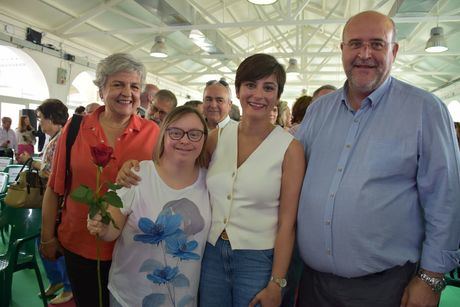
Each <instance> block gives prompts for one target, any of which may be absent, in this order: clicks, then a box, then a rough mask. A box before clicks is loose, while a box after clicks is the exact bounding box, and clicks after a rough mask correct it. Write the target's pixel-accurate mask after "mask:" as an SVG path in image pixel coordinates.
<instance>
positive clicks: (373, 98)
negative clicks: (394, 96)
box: [341, 76, 393, 110]
mask: <svg viewBox="0 0 460 307" xmlns="http://www.w3.org/2000/svg"><path fill="white" fill-rule="evenodd" d="M392 80H393V77H391V76H389V77H388V78H387V79H386V80H385V81H384V82H383V83H382V84H381V85H380V86H379V87H378V88H376V89H375V90H374V91H373V92H372V93H371V94H370V95H369V96H367V97H366V98H365V99H364V100H365V101H369V104H370V105H371V106H376V105H377V104H378V103H379V101H380V100H382V97H383V95H385V93H386V92H387V91H388V89H389V87H390V85H391V81H392ZM347 93H348V80H347V81H345V84H344V85H343V90H342V93H341V101H342V103H343V104H344V105H345V106H346V107H347V108H349V109H350V110H352V108H351V107H350V106H349V104H348V100H347Z"/></svg>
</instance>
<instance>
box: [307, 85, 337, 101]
mask: <svg viewBox="0 0 460 307" xmlns="http://www.w3.org/2000/svg"><path fill="white" fill-rule="evenodd" d="M322 90H331V91H336V90H337V88H336V87H335V86H333V85H331V84H325V85H322V86H320V87H318V88H317V89H316V90H315V91H314V92H313V97H315V98H316V96H317V95H318V93H319V92H321V91H322Z"/></svg>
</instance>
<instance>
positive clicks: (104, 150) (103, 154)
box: [91, 143, 113, 167]
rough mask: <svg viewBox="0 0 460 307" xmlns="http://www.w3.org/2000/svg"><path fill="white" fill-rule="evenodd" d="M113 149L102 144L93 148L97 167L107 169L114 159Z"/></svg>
mask: <svg viewBox="0 0 460 307" xmlns="http://www.w3.org/2000/svg"><path fill="white" fill-rule="evenodd" d="M112 153H113V148H112V147H109V146H106V145H104V144H102V143H99V144H97V145H96V146H91V156H92V157H93V162H94V163H95V164H96V165H97V166H101V167H105V166H106V165H107V164H109V162H110V160H111V159H112Z"/></svg>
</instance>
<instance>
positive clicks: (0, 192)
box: [0, 172, 8, 244]
mask: <svg viewBox="0 0 460 307" xmlns="http://www.w3.org/2000/svg"><path fill="white" fill-rule="evenodd" d="M7 190H8V174H7V173H4V172H0V217H1V215H2V211H3V208H4V207H5V203H4V201H3V200H4V199H5V196H6V191H7ZM6 231H7V227H2V226H0V235H1V237H2V242H3V244H5V232H6Z"/></svg>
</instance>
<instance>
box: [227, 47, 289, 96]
mask: <svg viewBox="0 0 460 307" xmlns="http://www.w3.org/2000/svg"><path fill="white" fill-rule="evenodd" d="M272 74H274V75H275V77H276V81H277V83H278V99H279V98H280V97H281V94H282V93H283V90H284V84H285V83H286V71H285V70H284V67H283V65H281V64H280V63H278V61H277V60H276V59H275V58H274V57H273V56H271V55H269V54H265V53H257V54H254V55H251V56H250V57H247V58H246V59H245V60H244V61H243V62H241V64H240V66H238V69H237V70H236V77H235V89H236V92H237V93H238V92H239V89H240V87H241V84H242V83H243V82H244V81H256V80H259V79H262V78H264V77H268V76H270V75H272Z"/></svg>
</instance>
